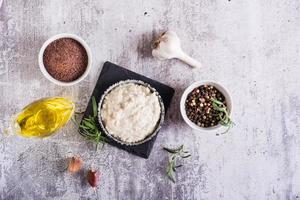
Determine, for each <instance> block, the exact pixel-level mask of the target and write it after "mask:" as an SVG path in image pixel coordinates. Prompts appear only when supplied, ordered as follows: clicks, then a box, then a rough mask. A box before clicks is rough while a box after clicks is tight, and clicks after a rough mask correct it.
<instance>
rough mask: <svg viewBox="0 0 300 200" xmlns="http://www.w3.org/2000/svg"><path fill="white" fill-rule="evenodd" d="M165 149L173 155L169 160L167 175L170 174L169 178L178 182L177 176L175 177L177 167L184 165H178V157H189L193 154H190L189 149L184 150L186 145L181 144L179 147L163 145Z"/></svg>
mask: <svg viewBox="0 0 300 200" xmlns="http://www.w3.org/2000/svg"><path fill="white" fill-rule="evenodd" d="M163 149H164V150H165V151H167V152H169V153H170V154H171V155H170V157H169V162H168V165H167V168H166V175H167V176H168V178H169V179H170V180H171V181H172V182H173V183H175V182H176V178H175V172H176V169H177V168H179V167H182V164H180V165H177V164H176V162H177V159H178V158H183V159H184V158H188V157H190V156H191V155H190V154H189V152H188V151H186V150H184V146H183V145H180V146H179V147H178V148H174V149H172V148H167V147H163Z"/></svg>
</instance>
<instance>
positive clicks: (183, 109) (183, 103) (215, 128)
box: [180, 81, 232, 131]
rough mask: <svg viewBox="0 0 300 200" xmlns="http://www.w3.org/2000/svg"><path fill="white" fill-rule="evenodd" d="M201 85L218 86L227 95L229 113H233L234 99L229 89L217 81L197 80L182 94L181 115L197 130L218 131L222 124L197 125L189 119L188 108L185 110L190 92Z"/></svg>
mask: <svg viewBox="0 0 300 200" xmlns="http://www.w3.org/2000/svg"><path fill="white" fill-rule="evenodd" d="M201 85H212V86H214V87H215V88H217V89H218V90H219V91H220V92H221V93H222V94H223V95H224V97H225V101H226V104H227V108H228V111H229V114H231V113H232V101H231V97H230V96H229V93H228V92H227V90H226V89H225V88H224V87H223V86H221V85H220V84H218V83H216V82H212V81H197V82H195V83H193V84H192V85H190V86H189V87H188V88H186V89H185V91H184V92H183V94H182V96H181V100H180V112H181V115H182V117H183V119H184V121H185V122H186V123H187V124H188V125H189V126H190V127H191V128H193V129H195V130H197V131H216V130H217V129H219V128H221V127H222V126H221V125H220V124H218V125H216V126H213V127H208V128H204V127H200V126H197V125H196V124H195V123H194V122H192V121H191V120H189V118H188V117H187V115H186V110H185V101H186V99H187V96H188V95H189V93H190V92H191V91H192V90H193V89H195V88H196V87H199V86H201Z"/></svg>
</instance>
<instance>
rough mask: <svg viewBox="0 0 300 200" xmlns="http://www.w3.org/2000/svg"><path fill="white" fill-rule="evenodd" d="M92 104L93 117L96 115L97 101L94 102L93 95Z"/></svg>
mask: <svg viewBox="0 0 300 200" xmlns="http://www.w3.org/2000/svg"><path fill="white" fill-rule="evenodd" d="M92 105H93V114H94V117H97V113H98V111H97V103H96V98H95V97H94V96H93V97H92Z"/></svg>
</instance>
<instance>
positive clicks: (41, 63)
mask: <svg viewBox="0 0 300 200" xmlns="http://www.w3.org/2000/svg"><path fill="white" fill-rule="evenodd" d="M61 38H71V39H74V40H76V41H77V42H79V43H80V44H81V45H82V46H83V48H84V49H85V50H86V53H87V56H88V64H87V67H86V70H85V72H84V73H83V74H82V75H81V76H80V77H79V78H77V79H76V80H74V81H71V82H63V81H59V80H57V79H55V78H53V77H52V76H51V75H50V74H49V73H48V71H47V70H46V68H45V65H44V61H43V56H44V51H45V49H46V48H47V46H48V45H49V44H50V43H51V42H53V41H55V40H57V39H61ZM38 63H39V68H40V70H41V72H42V73H43V75H44V76H45V77H46V78H47V79H48V80H49V81H51V82H52V83H55V84H57V85H60V86H71V85H75V84H77V83H79V82H80V81H82V80H83V79H84V78H85V77H86V76H87V75H88V73H89V71H90V69H91V67H92V52H91V49H90V47H89V46H88V45H87V43H86V42H85V41H84V40H83V39H82V38H81V37H79V36H78V35H75V34H72V33H60V34H56V35H54V36H52V37H50V38H49V39H47V40H46V41H45V42H44V44H43V45H42V47H41V49H40V52H39V55H38Z"/></svg>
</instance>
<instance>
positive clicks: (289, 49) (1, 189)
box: [0, 0, 300, 200]
mask: <svg viewBox="0 0 300 200" xmlns="http://www.w3.org/2000/svg"><path fill="white" fill-rule="evenodd" d="M0 1H1V0H0ZM299 8H300V1H299V0H251V1H249V0H248V1H242V0H231V1H228V0H187V1H180V0H173V1H171V0H155V1H154V0H152V1H146V0H144V1H142V0H140V1H138V0H135V1H133V0H123V1H119V0H99V1H88V0H51V1H43V0H30V1H29V0H4V1H3V3H2V7H1V8H0V97H1V98H0V102H1V103H0V127H1V133H3V131H4V129H5V128H6V127H8V126H9V125H10V123H11V118H12V116H13V115H14V114H16V113H17V112H18V111H20V110H21V109H22V108H23V107H24V106H25V105H26V104H28V103H30V102H31V101H33V100H36V99H38V98H41V97H47V96H64V97H69V98H71V99H73V100H74V101H75V102H76V103H77V105H78V109H79V110H84V109H85V107H86V104H87V100H88V98H89V96H90V94H91V92H92V89H93V87H94V84H95V81H96V79H97V77H98V75H99V73H100V70H101V67H102V64H103V62H104V61H106V60H109V61H111V62H114V63H117V64H119V65H122V66H124V67H127V68H129V69H131V70H133V71H136V72H138V73H141V74H143V75H146V76H148V77H151V78H154V79H156V80H159V81H161V82H163V83H165V84H168V85H171V86H172V87H174V88H176V94H175V97H174V99H173V102H172V105H171V109H170V112H169V113H168V115H167V119H166V123H165V125H164V127H163V129H162V131H161V132H160V134H159V135H158V138H157V142H156V144H155V145H154V149H153V151H152V154H151V156H150V158H149V159H148V160H145V159H142V158H139V157H136V156H133V155H131V154H128V153H127V152H124V151H122V150H119V149H117V148H114V147H111V146H105V147H104V149H103V150H101V151H98V152H95V151H94V146H93V145H92V144H91V143H89V142H86V141H85V140H84V139H83V138H82V137H80V136H79V135H78V134H77V133H76V131H75V130H76V129H75V127H74V126H73V125H72V124H71V123H70V124H68V125H67V127H65V128H64V129H63V130H62V131H60V133H59V134H57V135H55V136H53V137H51V138H48V139H44V140H38V139H24V138H20V137H17V136H10V137H6V136H3V134H1V136H0V199H5V200H6V199H7V200H8V199H26V200H30V199H37V200H43V199H67V200H68V199H70V200H76V199H96V195H95V193H94V191H93V190H92V189H91V188H89V187H88V186H87V185H86V183H85V181H84V173H85V171H82V172H80V173H79V174H77V175H70V174H67V173H66V172H65V171H64V168H65V158H66V157H68V156H70V155H73V154H79V155H80V156H82V157H83V158H84V161H85V169H87V168H89V167H94V168H98V169H99V170H100V171H101V173H102V176H101V183H100V185H99V187H98V189H97V191H96V192H97V193H98V196H99V199H126V200H127V199H207V200H209V199H226V200H232V199H237V200H240V199H256V200H266V199H293V200H294V199H300V189H299V188H300V166H299V165H300V136H299V135H298V133H299V122H300V97H299V94H300V91H299V86H300V77H299V76H300V68H299V64H300V59H299V56H300V52H299V50H300V46H299V44H300V10H299ZM166 29H172V30H174V31H176V32H177V33H178V35H179V37H180V38H181V39H182V46H183V49H184V50H186V52H187V53H189V54H191V55H192V56H193V57H195V58H197V59H199V60H201V61H202V63H203V66H204V67H203V68H202V69H201V70H200V71H192V70H191V69H190V68H189V67H188V66H186V65H184V64H183V63H180V62H178V61H176V60H172V61H164V62H160V61H157V60H155V59H153V58H152V57H151V54H150V41H151V40H152V39H153V37H154V36H156V35H157V34H158V33H160V32H161V31H163V30H166ZM62 32H70V33H75V34H78V35H80V36H81V37H82V38H84V39H85V40H86V41H87V43H88V44H89V45H90V47H91V49H92V52H93V55H94V58H93V61H94V65H93V68H92V70H91V73H90V75H89V76H88V78H87V79H86V80H85V81H83V82H82V83H81V84H79V85H76V86H74V87H59V86H56V85H54V84H52V83H50V82H49V81H47V80H46V79H45V78H44V77H43V75H42V73H41V72H40V71H39V68H38V63H37V55H38V51H39V48H40V47H41V45H42V43H43V42H44V41H45V40H46V39H47V38H49V37H50V36H52V35H55V34H57V33H62ZM203 79H211V80H214V81H218V82H220V83H221V84H223V85H224V86H226V87H227V88H228V89H229V90H230V93H231V95H232V98H233V100H234V113H233V118H234V121H235V122H236V124H237V125H236V126H235V128H234V129H233V130H232V131H231V132H230V133H228V134H226V135H223V136H215V134H214V133H212V134H207V133H197V132H194V131H192V130H191V129H190V128H188V127H187V126H186V125H185V124H184V122H183V120H182V118H181V117H180V113H179V99H180V96H181V94H182V92H183V90H184V88H186V87H187V86H188V85H189V84H191V83H192V82H194V81H197V80H203ZM179 144H185V145H186V146H187V147H188V148H189V150H190V151H191V152H192V154H193V157H192V159H190V160H188V161H186V163H185V166H184V167H183V168H181V169H180V170H179V171H178V177H177V178H178V182H177V183H176V184H171V183H170V182H169V181H168V179H167V178H166V176H165V166H166V161H167V155H166V154H165V152H163V151H162V150H161V148H162V146H163V145H174V146H176V145H179Z"/></svg>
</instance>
